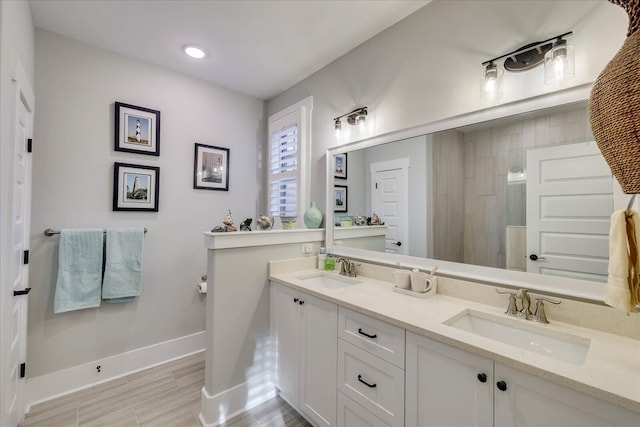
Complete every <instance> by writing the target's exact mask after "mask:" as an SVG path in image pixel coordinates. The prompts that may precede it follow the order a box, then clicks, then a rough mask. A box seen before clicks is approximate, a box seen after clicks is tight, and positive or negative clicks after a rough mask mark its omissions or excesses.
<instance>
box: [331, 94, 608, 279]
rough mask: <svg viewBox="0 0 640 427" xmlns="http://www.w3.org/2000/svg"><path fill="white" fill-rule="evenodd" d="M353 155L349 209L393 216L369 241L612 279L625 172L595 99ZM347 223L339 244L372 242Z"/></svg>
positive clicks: (463, 259) (439, 255)
mask: <svg viewBox="0 0 640 427" xmlns="http://www.w3.org/2000/svg"><path fill="white" fill-rule="evenodd" d="M349 163H350V164H349V167H350V171H349V178H348V180H347V185H349V189H350V195H349V210H348V212H347V213H346V214H347V215H351V216H355V215H362V216H371V215H372V214H373V213H374V212H375V213H376V214H378V215H379V216H380V217H381V219H382V221H384V223H385V226H386V231H385V234H384V235H379V237H378V241H376V240H375V239H373V240H371V246H370V247H368V248H369V249H372V250H384V251H385V252H393V253H401V254H405V255H411V256H419V257H427V258H433V259H437V260H445V261H454V262H460V263H465V264H473V265H481V266H487V267H495V268H502V269H504V268H507V269H511V270H518V271H529V272H534V273H540V274H548V275H554V276H559V277H570V278H577V279H582V280H590V281H599V282H606V274H607V264H608V258H607V257H608V233H609V221H610V216H611V213H612V211H613V185H614V181H613V179H612V177H611V172H610V170H609V167H608V166H607V164H606V162H605V161H604V158H603V157H602V155H601V154H600V151H599V150H598V148H597V146H596V144H595V142H593V136H592V135H591V130H590V127H589V120H588V111H587V106H586V103H581V104H578V105H576V104H573V105H571V106H564V107H558V108H553V109H548V110H543V111H537V112H535V113H529V114H526V115H519V116H515V117H509V118H504V119H499V120H494V121H491V122H486V123H479V124H475V125H471V126H465V127H463V128H458V129H453V130H448V131H443V132H438V133H435V134H432V135H424V136H418V137H415V138H410V139H405V140H402V141H395V142H390V143H387V144H382V145H378V146H374V147H367V148H364V149H360V150H355V151H350V152H349ZM338 219H339V214H336V221H337V220H338ZM339 224H340V222H339V221H337V222H336V227H335V230H334V235H335V237H334V239H335V240H334V241H335V243H334V244H335V245H343V246H350V247H359V248H362V247H363V246H362V242H359V241H357V239H351V238H349V237H347V238H340V234H341V233H342V234H343V235H345V236H347V235H346V234H344V233H345V231H346V230H345V229H344V227H340V226H339ZM379 239H384V244H382V243H380V241H379ZM398 244H399V245H398ZM376 248H377V249H376Z"/></svg>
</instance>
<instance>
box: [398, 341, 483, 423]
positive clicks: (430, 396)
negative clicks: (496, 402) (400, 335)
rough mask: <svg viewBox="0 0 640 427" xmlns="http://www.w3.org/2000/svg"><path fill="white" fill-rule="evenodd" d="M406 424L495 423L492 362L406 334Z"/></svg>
mask: <svg viewBox="0 0 640 427" xmlns="http://www.w3.org/2000/svg"><path fill="white" fill-rule="evenodd" d="M406 351H407V364H406V372H407V392H406V396H407V402H406V425H407V427H430V426H433V427H445V426H451V427H454V426H455V427H459V426H464V427H471V426H487V427H489V426H492V425H493V362H492V361H491V360H489V359H485V358H482V357H479V356H476V355H473V354H470V353H467V352H465V351H462V350H458V349H456V348H453V347H450V346H447V345H445V344H442V343H439V342H436V341H433V340H430V339H428V338H425V337H422V336H420V335H416V334H414V333H411V332H408V333H407V350H406Z"/></svg>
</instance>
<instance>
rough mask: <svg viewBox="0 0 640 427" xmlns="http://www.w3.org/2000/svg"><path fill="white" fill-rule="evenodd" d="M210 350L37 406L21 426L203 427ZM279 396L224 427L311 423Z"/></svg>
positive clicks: (303, 426) (302, 426)
mask: <svg viewBox="0 0 640 427" xmlns="http://www.w3.org/2000/svg"><path fill="white" fill-rule="evenodd" d="M203 386H204V352H200V353H197V354H194V355H191V356H188V357H185V358H182V359H179V360H175V361H172V362H169V363H166V364H164V365H160V366H156V367H153V368H150V369H147V370H144V371H140V372H136V373H134V374H131V375H127V376H125V377H121V378H118V379H115V380H113V381H107V382H104V383H101V384H98V385H96V386H94V387H91V388H88V389H85V390H80V391H78V392H74V393H71V394H68V395H66V396H61V397H59V398H56V399H52V400H50V401H48V402H43V403H41V404H38V405H34V406H33V407H32V408H31V411H30V413H29V414H27V417H26V419H25V421H24V422H23V423H22V424H21V425H20V427H79V426H82V427H96V426H108V427H142V426H158V427H199V426H200V423H199V422H198V419H197V416H198V414H199V413H200V405H201V402H200V400H201V389H202V387H203ZM309 426H310V424H309V423H307V421H306V420H305V419H304V418H303V417H302V416H301V415H300V414H298V413H297V412H296V411H295V410H293V408H291V406H289V405H288V404H287V402H286V401H284V399H282V398H281V397H279V396H276V397H275V398H273V399H271V400H269V401H267V402H263V403H262V404H260V405H258V406H256V407H255V408H253V409H251V410H250V411H247V412H244V413H242V414H240V415H238V416H236V417H234V418H232V419H230V420H227V421H226V422H225V423H224V424H222V425H221V427H309Z"/></svg>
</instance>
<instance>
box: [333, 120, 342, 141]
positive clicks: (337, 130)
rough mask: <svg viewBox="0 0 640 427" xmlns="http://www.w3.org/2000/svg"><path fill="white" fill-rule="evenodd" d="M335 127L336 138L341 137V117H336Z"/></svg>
mask: <svg viewBox="0 0 640 427" xmlns="http://www.w3.org/2000/svg"><path fill="white" fill-rule="evenodd" d="M334 128H335V136H336V139H339V138H340V135H341V134H342V122H341V121H340V119H336V121H335V124H334Z"/></svg>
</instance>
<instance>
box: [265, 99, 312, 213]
mask: <svg viewBox="0 0 640 427" xmlns="http://www.w3.org/2000/svg"><path fill="white" fill-rule="evenodd" d="M312 105H313V98H312V97H308V98H306V99H304V100H303V101H301V102H299V103H297V104H295V105H293V106H291V107H289V108H287V109H285V110H283V111H281V112H280V113H277V114H274V115H272V116H271V117H270V118H269V154H268V168H267V169H268V174H269V184H268V185H269V187H268V189H267V192H268V197H267V203H268V207H267V208H268V211H269V214H270V215H271V216H300V217H301V216H302V213H303V212H304V207H305V206H306V200H307V198H308V194H309V180H308V170H309V154H308V153H309V146H310V144H309V141H310V129H309V126H308V123H310V116H311V108H312Z"/></svg>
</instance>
